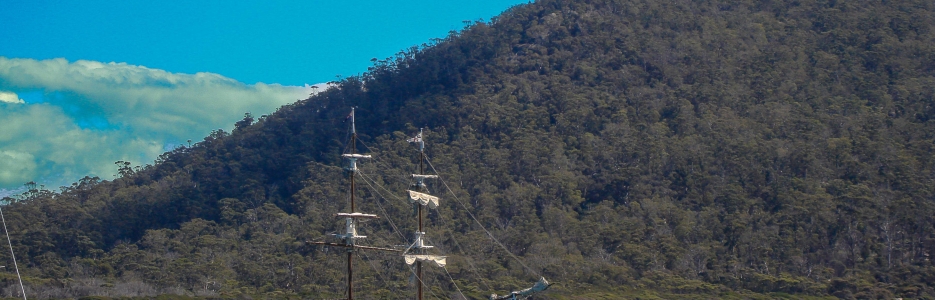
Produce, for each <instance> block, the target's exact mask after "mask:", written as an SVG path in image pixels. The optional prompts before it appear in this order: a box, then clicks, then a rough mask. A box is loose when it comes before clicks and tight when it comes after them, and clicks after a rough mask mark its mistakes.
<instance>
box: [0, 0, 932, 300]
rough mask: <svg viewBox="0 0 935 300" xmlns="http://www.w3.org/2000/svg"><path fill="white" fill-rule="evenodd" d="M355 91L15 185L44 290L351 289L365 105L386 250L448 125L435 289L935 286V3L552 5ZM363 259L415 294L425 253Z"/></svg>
mask: <svg viewBox="0 0 935 300" xmlns="http://www.w3.org/2000/svg"><path fill="white" fill-rule="evenodd" d="M335 83H336V86H335V87H334V88H331V89H328V90H326V91H324V92H321V93H319V94H317V95H315V96H314V97H311V98H309V99H306V100H302V101H299V102H296V103H294V104H290V105H287V106H283V107H281V108H280V109H279V110H277V111H276V112H275V113H272V114H270V115H264V116H261V117H258V118H256V119H254V117H253V116H252V115H250V114H247V115H245V118H244V120H242V121H240V122H237V124H236V127H235V129H234V130H233V132H231V133H227V132H224V131H220V130H219V131H216V132H214V133H212V134H211V135H210V136H208V137H206V138H205V139H204V141H202V142H199V143H197V144H195V145H193V146H191V147H182V148H178V149H175V150H173V151H170V152H167V153H165V154H164V155H162V156H160V157H159V159H158V160H157V161H156V162H155V163H154V164H153V165H147V166H137V167H134V166H130V165H126V164H121V162H118V167H120V168H119V174H116V175H117V176H116V177H115V179H113V180H102V179H100V178H85V179H82V180H81V181H79V182H76V183H74V184H72V185H71V186H69V187H62V188H61V190H60V191H56V192H52V191H47V190H43V189H40V188H35V187H33V188H32V189H31V190H30V191H29V192H27V193H25V194H24V195H22V196H20V197H18V198H16V199H7V200H8V201H10V202H12V203H10V204H9V205H7V206H5V207H4V208H5V213H7V221H8V225H10V235H11V238H12V240H13V241H14V245H13V248H14V249H15V250H16V253H17V259H18V260H20V261H21V264H22V265H23V266H24V268H23V269H22V271H24V274H25V275H26V276H27V279H28V285H29V286H30V288H31V289H33V290H34V291H37V292H36V293H39V295H46V296H45V297H75V296H84V295H102V296H146V295H156V294H173V293H174V294H188V295H222V296H236V295H266V296H267V297H273V296H277V295H279V296H282V297H288V296H290V295H292V296H302V295H304V296H321V297H330V296H335V297H339V296H340V295H341V293H342V292H343V288H344V283H343V278H344V277H343V276H344V275H343V272H342V270H343V269H342V263H343V262H342V261H341V260H340V259H339V257H338V256H337V255H336V253H334V251H331V252H329V250H326V249H325V248H318V247H310V246H307V245H305V243H304V241H306V240H322V239H325V238H327V237H326V234H327V233H329V232H334V231H336V230H338V229H339V225H340V224H339V222H338V221H337V220H335V219H334V218H333V217H332V214H333V213H335V212H338V211H340V210H342V209H344V208H345V206H346V205H347V203H346V201H345V200H344V198H345V195H346V193H347V190H346V183H345V178H344V177H342V174H344V173H342V170H341V168H340V167H341V164H342V162H341V158H340V154H341V153H342V151H343V150H344V149H345V147H346V145H345V140H346V137H347V132H348V131H347V124H345V123H342V122H343V120H344V117H345V116H346V115H347V113H348V111H349V109H350V107H356V108H357V110H356V112H357V129H358V131H359V133H360V140H361V142H362V145H361V148H360V151H363V152H368V153H372V154H373V155H374V157H375V159H374V160H373V162H369V163H367V162H365V163H363V164H362V168H363V170H364V171H363V174H364V176H366V177H367V179H366V182H367V183H370V184H371V185H372V186H371V187H367V186H363V185H362V186H361V187H360V189H359V190H358V192H359V193H361V195H362V197H363V200H362V201H361V203H362V204H361V206H362V208H361V209H362V210H367V211H368V212H375V213H379V214H380V215H384V216H387V218H384V219H380V220H378V221H373V222H371V223H368V224H366V226H365V227H366V229H365V230H366V231H367V234H366V235H368V236H370V237H371V238H370V239H369V240H370V241H369V242H370V243H373V244H374V245H395V244H401V243H404V242H405V239H411V237H410V235H411V231H413V230H414V229H413V228H414V227H413V224H414V223H413V221H411V219H412V218H411V216H412V213H413V212H412V208H411V206H410V205H409V204H407V203H406V202H404V201H401V200H400V199H399V198H396V197H398V196H392V195H393V194H392V193H396V195H402V192H403V190H404V189H405V187H406V184H407V182H406V180H405V178H404V177H405V176H404V175H405V174H410V173H412V171H413V169H414V162H417V161H416V154H415V150H414V149H413V148H412V147H411V146H409V145H408V143H407V142H406V138H407V137H408V136H411V135H413V134H415V133H416V132H418V129H419V128H424V130H425V132H426V136H425V138H426V141H427V145H428V148H427V153H428V156H429V159H430V161H431V162H432V167H433V168H437V169H436V170H437V171H438V173H439V174H440V175H441V176H442V177H443V178H444V179H445V183H446V184H447V186H446V185H444V184H442V183H441V182H439V183H436V185H434V186H432V187H431V188H432V189H433V191H436V194H439V195H441V196H442V199H443V202H442V206H441V207H440V208H439V210H438V212H433V213H431V214H430V215H429V220H430V221H429V223H430V225H429V228H431V229H430V230H429V231H428V233H429V235H428V238H429V240H430V241H432V242H434V244H436V245H438V246H439V248H440V250H443V251H444V252H446V253H447V254H448V255H449V256H450V257H451V258H450V259H451V262H450V264H449V269H448V271H449V272H450V274H446V273H442V272H441V271H436V272H434V273H431V272H430V273H429V276H428V278H429V279H428V283H429V285H430V286H431V291H432V293H433V294H434V295H436V296H437V297H441V298H449V297H453V295H455V294H456V290H455V289H454V286H453V284H452V280H453V281H454V282H456V283H457V284H458V286H459V287H460V288H461V290H463V292H464V294H465V295H467V296H469V297H483V296H484V295H489V294H490V293H492V292H501V293H502V292H503V291H509V290H512V289H516V288H521V287H524V286H526V285H527V283H531V282H533V281H535V280H536V279H538V277H537V276H536V275H539V274H541V275H543V276H545V277H546V278H548V279H549V280H550V281H552V282H555V283H557V285H556V286H554V287H553V288H552V289H550V291H552V292H551V294H549V295H547V296H549V297H561V296H569V295H582V294H586V293H591V294H588V295H591V296H590V297H593V298H597V297H599V296H601V295H624V294H629V295H637V296H638V295H648V296H653V295H655V296H660V295H661V296H662V297H667V298H672V297H674V298H691V297H698V298H710V297H712V295H716V297H719V298H757V297H764V298H768V297H773V296H777V295H784V294H795V295H799V296H801V297H811V296H814V297H822V296H834V297H838V298H844V299H852V298H861V299H863V298H895V297H905V298H932V297H935V286H933V285H932V282H935V264H933V261H932V255H935V190H933V188H935V185H933V182H935V156H933V153H935V152H933V150H935V3H932V2H931V1H911V0H906V1H856V2H853V1H833V0H828V1H826V0H772V1H770V0H767V1H728V0H712V1H657V0H620V1H615V0H580V1H571V0H543V1H538V2H536V3H532V4H528V5H520V6H516V7H513V8H511V9H509V10H508V11H506V12H504V13H503V14H502V15H500V16H498V17H496V18H494V19H492V20H489V21H476V22H469V24H466V27H465V28H464V29H463V30H461V31H457V32H451V33H450V34H449V36H447V37H446V38H444V39H438V40H435V41H432V42H431V43H427V44H424V45H420V46H414V47H412V48H410V49H408V50H406V51H403V52H400V53H399V54H398V55H397V56H395V57H391V58H387V59H385V60H377V61H375V62H374V65H373V67H371V68H370V70H369V72H367V73H366V74H363V75H361V76H355V77H349V78H345V79H342V80H340V81H338V82H335ZM384 188H385V190H384ZM449 188H450V190H451V191H452V194H448V193H447V190H448V189H449ZM455 197H456V198H457V200H461V201H463V204H464V205H465V206H464V207H462V206H461V205H460V204H459V203H458V202H457V200H456V199H453V198H455ZM465 207H466V208H467V209H465ZM468 211H470V212H471V213H473V214H474V215H476V217H477V219H478V220H479V221H480V222H481V223H482V224H483V225H484V226H485V227H486V228H488V229H490V230H491V233H492V234H493V235H494V236H496V237H497V239H499V240H500V241H502V242H503V244H504V246H505V247H506V248H507V249H508V250H509V251H510V252H511V253H513V254H515V255H517V256H518V257H520V259H522V261H523V262H524V263H525V264H526V265H528V266H529V269H527V268H524V267H523V266H522V265H519V264H517V263H516V261H515V260H513V259H511V258H510V256H509V254H508V253H506V251H504V250H503V249H501V248H500V247H499V246H497V245H495V244H494V243H493V242H491V241H490V240H489V239H487V238H486V233H484V232H483V231H482V230H481V228H479V226H477V225H476V224H475V223H474V221H473V220H472V219H471V218H470V216H468V214H467V213H468ZM391 222H392V223H391ZM394 227H397V228H399V229H400V231H401V232H402V233H401V234H397V231H396V230H395V229H394ZM365 255H367V256H368V257H362V258H363V259H362V260H359V261H360V265H359V266H358V268H357V269H358V270H360V272H361V273H360V277H359V278H360V279H359V281H357V284H356V285H357V286H358V287H359V289H361V290H366V291H368V292H366V293H365V294H369V295H372V296H373V297H374V298H380V297H406V296H404V295H409V292H408V291H410V288H409V284H408V276H409V275H410V273H409V271H408V270H407V269H406V267H405V265H403V264H402V261H401V259H399V258H398V257H395V256H392V255H388V254H379V253H366V254H365ZM0 259H8V257H7V254H3V253H0ZM368 262H369V263H368ZM368 265H369V266H368ZM530 269H531V270H533V271H530ZM537 273H538V274H537ZM0 275H3V274H0ZM449 275H450V276H451V279H449V277H448V276H449ZM3 276H5V277H3V280H4V281H5V282H7V283H12V280H13V279H14V278H15V277H10V276H9V275H8V274H7V275H3ZM14 290H15V287H13V286H12V285H11V286H9V287H7V288H6V289H5V290H4V292H5V293H6V294H7V295H12V294H13V292H12V291H14ZM39 291H42V292H45V293H46V294H41V292H39ZM40 297H43V296H40Z"/></svg>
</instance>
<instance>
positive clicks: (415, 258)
mask: <svg viewBox="0 0 935 300" xmlns="http://www.w3.org/2000/svg"><path fill="white" fill-rule="evenodd" d="M408 141H409V142H410V143H415V144H416V146H418V147H419V173H418V174H412V179H414V180H415V182H414V183H413V184H412V186H411V188H412V189H413V190H408V191H407V192H408V193H409V201H410V202H411V203H414V204H416V207H417V209H418V215H419V230H418V231H416V232H415V239H414V241H413V243H412V245H410V246H409V248H408V249H407V251H406V252H405V253H403V259H405V261H406V264H408V265H412V264H413V263H415V265H416V285H417V286H418V292H417V298H416V299H418V300H422V295H423V286H424V283H423V281H422V262H425V261H429V262H433V263H435V265H436V266H438V267H442V268H444V267H445V264H446V259H447V257H445V256H438V255H428V254H426V252H427V251H426V250H428V249H431V248H434V246H429V245H426V244H425V239H424V237H425V228H424V221H423V220H424V218H423V214H424V211H425V208H426V207H428V208H431V209H435V208H437V207H438V197H436V196H432V195H430V194H429V190H428V187H427V186H426V185H425V180H426V179H432V178H438V176H437V175H426V174H425V142H424V141H423V140H422V130H421V129H419V135H416V137H414V138H411V139H408ZM409 250H412V251H413V252H415V254H409V253H410V251H409Z"/></svg>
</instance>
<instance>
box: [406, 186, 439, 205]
mask: <svg viewBox="0 0 935 300" xmlns="http://www.w3.org/2000/svg"><path fill="white" fill-rule="evenodd" d="M407 192H409V201H412V202H419V204H421V205H428V206H429V208H431V209H435V208H436V207H438V197H435V196H432V195H429V194H425V193H419V192H415V191H410V190H407Z"/></svg>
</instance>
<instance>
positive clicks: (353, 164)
mask: <svg viewBox="0 0 935 300" xmlns="http://www.w3.org/2000/svg"><path fill="white" fill-rule="evenodd" d="M347 118H349V119H350V120H351V140H350V143H349V147H348V149H349V153H345V154H342V155H341V156H342V157H344V158H345V159H347V162H348V164H347V167H346V168H345V170H346V171H347V172H348V182H349V191H350V195H351V199H350V200H351V211H350V212H349V213H337V214H335V216H336V217H343V218H344V233H343V234H332V235H333V236H334V237H337V238H340V239H341V240H342V241H343V243H328V242H309V243H310V244H315V245H325V246H332V247H343V248H345V249H346V250H347V299H348V300H352V299H354V266H353V258H354V252H355V251H356V250H358V249H367V250H382V251H396V252H398V251H399V250H396V249H389V248H380V247H370V246H360V245H357V240H358V239H363V238H366V236H363V235H358V234H357V228H358V224H359V221H358V220H359V219H377V218H379V216H377V215H375V214H365V213H360V212H357V206H356V192H355V190H356V187H355V183H354V177H355V176H356V175H357V172H358V171H359V169H358V168H357V160H359V159H369V158H371V156H370V155H363V154H357V153H356V152H357V128H356V126H355V124H354V109H353V108H351V114H350V115H348V116H347Z"/></svg>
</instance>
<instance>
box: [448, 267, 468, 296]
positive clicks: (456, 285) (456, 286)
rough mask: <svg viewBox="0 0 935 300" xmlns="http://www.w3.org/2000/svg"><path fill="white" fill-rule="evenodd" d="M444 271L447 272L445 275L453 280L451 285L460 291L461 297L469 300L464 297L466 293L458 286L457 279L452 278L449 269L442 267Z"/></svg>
mask: <svg viewBox="0 0 935 300" xmlns="http://www.w3.org/2000/svg"><path fill="white" fill-rule="evenodd" d="M442 269H443V270H445V274H448V279H449V280H451V284H454V285H455V289H457V290H458V294H459V295H461V298H464V299H467V297H465V296H464V293H462V292H461V288H459V287H458V284H457V283H455V279H454V278H452V277H451V273H448V268H446V267H442Z"/></svg>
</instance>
